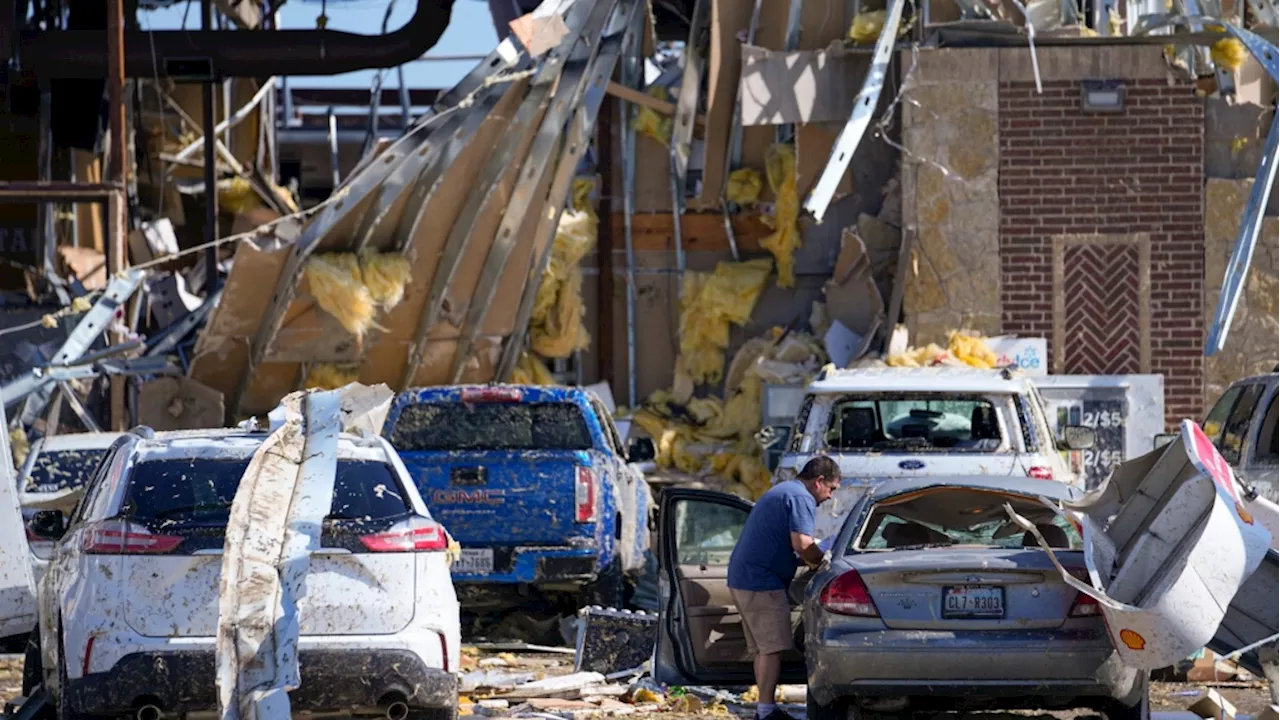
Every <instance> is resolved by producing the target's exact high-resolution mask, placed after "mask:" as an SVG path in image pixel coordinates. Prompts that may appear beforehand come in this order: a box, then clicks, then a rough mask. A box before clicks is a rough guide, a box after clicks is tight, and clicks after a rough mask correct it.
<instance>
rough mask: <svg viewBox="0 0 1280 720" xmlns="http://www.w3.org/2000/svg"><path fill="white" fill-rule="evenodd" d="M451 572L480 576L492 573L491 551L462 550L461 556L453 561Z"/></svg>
mask: <svg viewBox="0 0 1280 720" xmlns="http://www.w3.org/2000/svg"><path fill="white" fill-rule="evenodd" d="M452 570H453V572H455V573H467V574H473V573H474V574H482V573H491V572H493V550H491V549H488V548H486V549H483V550H463V551H462V555H461V556H460V557H459V558H458V559H457V560H455V561H454V563H453V568H452Z"/></svg>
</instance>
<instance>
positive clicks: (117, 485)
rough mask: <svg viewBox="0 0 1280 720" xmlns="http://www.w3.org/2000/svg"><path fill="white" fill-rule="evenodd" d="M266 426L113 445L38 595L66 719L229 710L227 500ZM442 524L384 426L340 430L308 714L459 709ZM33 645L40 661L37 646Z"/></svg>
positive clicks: (42, 524)
mask: <svg viewBox="0 0 1280 720" xmlns="http://www.w3.org/2000/svg"><path fill="white" fill-rule="evenodd" d="M265 437H266V435H265V434H262V433H253V432H247V431H235V430H225V431H224V430H200V431H192V432H173V433H154V432H152V431H150V430H149V429H147V428H139V429H137V430H135V431H133V432H131V433H129V434H126V435H125V436H124V437H122V438H121V439H120V440H119V441H117V443H116V444H115V445H114V446H113V447H112V448H111V451H110V453H109V454H108V456H107V458H106V459H105V460H104V461H103V464H102V467H101V468H100V469H99V471H98V473H97V475H96V476H95V477H94V478H93V480H92V481H91V482H90V484H89V485H88V487H87V488H86V491H85V496H84V498H83V500H82V502H81V503H80V505H79V506H78V507H77V508H76V511H75V513H74V514H73V515H72V516H71V518H70V521H69V523H66V524H65V525H64V522H63V516H62V515H61V514H60V513H59V512H58V511H43V512H41V513H38V514H37V515H36V516H35V517H34V518H33V519H32V522H31V527H32V529H33V531H34V532H35V533H37V534H39V535H42V536H44V537H46V538H49V539H55V540H56V541H57V546H56V549H55V551H54V555H53V560H52V561H51V563H50V566H49V570H48V572H47V573H46V575H45V578H44V585H43V587H42V588H41V592H40V593H39V594H40V598H39V604H40V609H39V615H40V646H39V648H38V649H35V648H33V649H32V650H31V651H30V654H29V657H28V661H29V662H33V661H34V662H38V663H40V665H41V668H42V671H43V678H44V684H45V688H46V689H47V690H48V691H49V692H50V693H51V696H52V699H53V700H54V701H55V703H56V705H57V706H58V708H59V714H60V716H61V717H62V718H69V717H78V716H82V715H117V714H121V713H129V714H135V713H136V714H137V715H138V716H140V717H141V716H146V717H158V716H160V715H162V714H163V715H170V714H185V713H191V712H202V711H216V710H217V709H218V701H217V685H216V683H215V671H214V668H215V655H214V647H215V641H216V637H215V636H216V634H217V625H218V605H219V600H218V592H219V578H220V576H221V567H222V552H223V543H224V535H225V530H226V525H227V521H228V514H229V510H230V506H231V502H232V500H233V498H234V497H235V493H236V489H237V488H238V487H239V483H240V479H241V476H242V475H243V474H244V472H245V469H246V468H247V466H248V464H249V461H250V458H251V456H252V455H253V453H254V451H255V450H256V449H257V448H258V447H259V445H260V444H261V443H262V441H263V439H264V438H265ZM447 542H448V540H447V535H446V533H445V531H444V528H442V527H441V526H440V525H438V524H437V523H435V522H434V521H433V520H432V519H431V516H430V514H429V513H428V511H427V507H426V505H425V504H424V503H423V501H422V498H421V497H420V496H419V494H418V492H417V490H416V489H415V488H414V485H413V483H412V482H411V481H410V480H409V476H408V474H407V472H406V471H405V468H404V465H403V464H402V463H401V462H400V458H399V457H398V456H397V455H396V453H395V451H394V450H393V449H392V448H391V446H390V445H388V444H387V442H386V441H385V440H383V439H381V438H361V437H356V436H351V435H342V436H341V438H340V440H339V445H338V466H337V476H336V482H335V485H334V496H333V504H332V506H331V510H330V515H329V516H328V517H327V518H326V519H325V521H324V526H323V531H322V536H321V549H320V550H318V551H316V552H315V553H313V554H312V556H311V562H310V570H309V573H308V575H307V579H306V592H305V595H304V596H303V597H302V598H301V601H300V603H299V625H300V637H299V641H298V649H299V653H298V654H299V665H300V670H301V676H302V685H301V687H299V688H298V689H297V690H294V691H293V692H291V693H290V698H291V702H292V706H293V708H294V709H295V710H297V711H299V712H304V713H305V712H309V711H319V712H326V711H327V712H334V711H342V712H352V713H355V714H366V713H367V714H373V713H377V714H379V715H384V714H385V715H386V716H388V717H396V718H405V717H415V716H416V717H432V718H434V717H441V718H452V717H455V716H456V714H457V680H456V675H455V674H454V672H455V671H456V669H457V667H458V660H459V625H458V602H457V598H456V596H455V595H454V589H453V584H452V581H451V579H450V576H449V568H448V563H447V560H446V552H445V551H446V547H447ZM33 656H34V657H33Z"/></svg>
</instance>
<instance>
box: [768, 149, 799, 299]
mask: <svg viewBox="0 0 1280 720" xmlns="http://www.w3.org/2000/svg"><path fill="white" fill-rule="evenodd" d="M765 172H766V174H767V175H768V177H769V187H770V188H772V189H773V194H774V197H775V198H776V200H775V202H774V212H773V215H764V216H762V217H761V218H760V219H761V220H762V221H763V222H764V223H765V224H766V225H768V226H769V228H770V229H772V230H773V234H771V235H769V237H767V238H765V239H764V240H761V241H760V245H761V247H763V248H764V249H766V250H768V251H769V252H771V253H773V257H774V259H775V260H777V261H778V287H780V288H789V287H793V286H795V284H796V274H795V255H796V249H797V248H799V247H800V244H801V242H802V238H801V235H800V224H799V222H800V196H799V194H798V192H797V190H796V151H795V148H794V147H792V146H790V145H783V144H776V145H772V146H770V147H769V150H768V151H767V152H766V153H765Z"/></svg>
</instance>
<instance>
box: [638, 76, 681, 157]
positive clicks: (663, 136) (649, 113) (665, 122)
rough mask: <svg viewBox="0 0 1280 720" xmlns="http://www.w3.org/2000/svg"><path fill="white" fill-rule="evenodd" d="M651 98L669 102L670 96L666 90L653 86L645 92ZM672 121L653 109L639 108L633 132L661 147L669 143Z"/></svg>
mask: <svg viewBox="0 0 1280 720" xmlns="http://www.w3.org/2000/svg"><path fill="white" fill-rule="evenodd" d="M645 92H647V93H648V94H649V95H650V96H651V97H655V98H658V99H659V100H670V99H671V98H670V94H669V92H668V91H667V89H666V88H665V87H663V86H661V85H654V86H652V87H650V88H649V89H648V90H646V91H645ZM672 123H673V121H672V119H671V118H670V117H667V116H665V115H662V114H660V113H659V112H658V111H656V110H654V109H653V108H648V107H641V108H639V109H638V110H637V111H636V119H635V122H634V123H633V127H634V129H635V131H636V132H637V133H639V134H641V135H647V136H649V137H650V138H653V139H654V140H656V141H657V142H659V143H662V144H663V145H667V144H668V143H670V142H671V126H672Z"/></svg>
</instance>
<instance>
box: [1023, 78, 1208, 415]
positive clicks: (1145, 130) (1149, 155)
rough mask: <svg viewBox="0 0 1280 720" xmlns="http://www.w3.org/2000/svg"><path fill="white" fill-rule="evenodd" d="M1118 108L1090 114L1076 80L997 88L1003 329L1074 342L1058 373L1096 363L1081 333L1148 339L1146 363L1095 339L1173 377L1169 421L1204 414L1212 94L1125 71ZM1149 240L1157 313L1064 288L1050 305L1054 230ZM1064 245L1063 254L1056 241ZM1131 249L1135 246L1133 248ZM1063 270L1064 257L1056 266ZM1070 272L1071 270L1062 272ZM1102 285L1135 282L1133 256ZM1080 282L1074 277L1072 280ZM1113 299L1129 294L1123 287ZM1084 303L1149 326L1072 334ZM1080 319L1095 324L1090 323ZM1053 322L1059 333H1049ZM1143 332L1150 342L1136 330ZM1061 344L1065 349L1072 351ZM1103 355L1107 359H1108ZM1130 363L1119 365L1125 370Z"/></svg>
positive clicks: (1089, 338) (1058, 234)
mask: <svg viewBox="0 0 1280 720" xmlns="http://www.w3.org/2000/svg"><path fill="white" fill-rule="evenodd" d="M1125 86H1126V87H1125V90H1126V96H1125V110H1124V112H1122V113H1084V112H1081V110H1080V84H1079V82H1076V81H1049V82H1045V83H1044V86H1043V87H1044V92H1043V94H1037V93H1036V89H1035V84H1034V83H1032V82H1002V83H1001V85H1000V94H999V102H1000V175H999V177H1000V180H999V196H1000V216H1001V217H1000V249H1001V276H1002V277H1001V280H1002V285H1001V301H1002V326H1003V329H1004V331H1005V332H1007V333H1017V334H1022V335H1032V336H1042V337H1046V338H1049V342H1050V345H1051V347H1050V357H1054V354H1055V352H1057V349H1056V348H1055V347H1053V345H1054V343H1055V342H1059V343H1060V344H1062V345H1064V346H1069V347H1071V348H1072V352H1070V353H1065V352H1064V353H1062V357H1063V366H1062V367H1061V368H1060V370H1058V371H1061V372H1066V373H1073V372H1092V371H1094V370H1096V369H1097V368H1098V366H1099V363H1097V362H1085V361H1084V360H1082V359H1081V357H1082V354H1081V352H1080V346H1079V345H1077V344H1076V343H1101V344H1106V343H1108V342H1111V340H1110V338H1113V337H1115V338H1119V341H1120V342H1135V340H1134V338H1135V337H1137V338H1140V339H1139V340H1137V342H1149V358H1148V359H1146V360H1145V361H1144V362H1146V363H1147V364H1148V365H1149V368H1133V367H1131V365H1132V364H1133V360H1132V358H1133V357H1135V355H1134V354H1133V352H1131V350H1132V348H1124V349H1123V350H1120V351H1117V349H1116V348H1102V347H1100V348H1099V351H1100V352H1104V353H1105V354H1106V357H1107V358H1108V359H1109V360H1108V362H1111V360H1112V359H1114V362H1115V363H1121V364H1115V365H1113V366H1111V367H1110V369H1112V370H1116V371H1125V372H1130V371H1133V370H1134V369H1137V370H1139V371H1147V372H1152V373H1159V374H1163V375H1164V376H1165V414H1166V420H1167V422H1169V423H1170V424H1172V423H1176V422H1177V421H1178V420H1179V419H1181V418H1183V417H1192V418H1196V417H1199V415H1200V413H1201V406H1202V383H1203V375H1202V369H1203V356H1202V345H1201V344H1202V341H1203V336H1204V311H1203V302H1204V301H1203V287H1202V285H1203V278H1204V213H1203V207H1202V206H1203V194H1204V193H1203V188H1204V172H1203V168H1204V160H1203V145H1204V104H1203V100H1201V99H1200V98H1197V97H1196V95H1195V93H1194V89H1193V88H1192V87H1191V86H1190V85H1188V84H1182V83H1175V84H1170V82H1169V81H1168V80H1166V79H1140V80H1128V81H1125ZM1064 236H1072V237H1076V238H1079V237H1081V236H1101V237H1095V238H1094V242H1096V243H1099V244H1106V243H1107V236H1115V237H1117V238H1124V237H1127V238H1132V237H1134V236H1144V237H1145V240H1144V242H1146V243H1148V245H1147V247H1149V258H1148V262H1149V268H1148V272H1149V283H1150V287H1149V288H1147V293H1146V294H1145V295H1144V297H1145V298H1148V299H1149V300H1148V302H1149V313H1145V315H1146V319H1141V320H1140V319H1139V315H1138V314H1136V313H1134V312H1131V310H1132V309H1133V308H1131V307H1129V306H1128V305H1124V306H1116V307H1108V306H1107V304H1105V303H1096V302H1094V303H1091V304H1092V305H1093V306H1094V308H1095V309H1086V308H1075V307H1072V297H1071V293H1070V292H1067V293H1063V296H1062V298H1061V301H1060V306H1059V308H1058V309H1057V311H1056V317H1057V320H1056V322H1055V304H1054V290H1055V287H1057V288H1059V289H1061V288H1063V287H1065V286H1066V280H1065V279H1064V278H1062V277H1059V278H1058V280H1057V283H1055V278H1054V273H1055V264H1054V246H1055V238H1056V239H1057V240H1058V242H1059V244H1061V241H1062V240H1061V239H1062V238H1063V237H1064ZM1059 252H1061V250H1060V251H1059ZM1127 257H1128V256H1127ZM1058 267H1059V271H1058V272H1059V274H1060V275H1061V274H1062V272H1063V270H1062V268H1063V265H1062V263H1061V262H1060V263H1059V266H1058ZM1068 271H1069V269H1068ZM1102 272H1104V274H1105V277H1100V278H1098V282H1099V283H1100V285H1104V286H1114V285H1115V284H1116V283H1121V284H1128V283H1131V282H1136V280H1135V279H1134V278H1132V277H1131V276H1120V275H1117V273H1132V272H1133V269H1132V263H1131V262H1124V263H1119V264H1117V265H1115V266H1108V267H1106V268H1104V269H1103V271H1102ZM1071 282H1072V283H1073V284H1075V283H1079V282H1080V281H1079V280H1078V279H1076V280H1072V281H1071ZM1118 296H1120V297H1125V298H1129V297H1131V295H1130V294H1128V293H1119V294H1118ZM1081 313H1092V314H1093V316H1094V317H1092V318H1091V321H1092V322H1093V323H1096V324H1097V326H1098V327H1099V328H1100V329H1103V330H1105V329H1107V328H1108V327H1109V326H1110V325H1113V324H1115V323H1138V322H1146V323H1149V327H1147V328H1137V329H1136V330H1137V332H1123V333H1112V332H1097V333H1093V334H1088V333H1084V334H1079V333H1078V332H1075V333H1073V334H1070V335H1065V334H1064V327H1065V323H1066V320H1065V317H1064V316H1069V317H1071V325H1072V326H1073V327H1081V323H1082V321H1081V319H1080V315H1081ZM1083 322H1084V323H1085V324H1086V325H1087V324H1088V322H1089V320H1088V319H1087V320H1085V321H1083ZM1055 329H1056V331H1057V333H1058V335H1059V337H1060V338H1061V337H1065V338H1066V341H1065V342H1063V341H1061V340H1058V339H1056V338H1055ZM1141 338H1145V340H1142V339H1141ZM1064 350H1065V348H1064ZM1103 365H1105V363H1103ZM1121 365H1123V366H1121Z"/></svg>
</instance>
